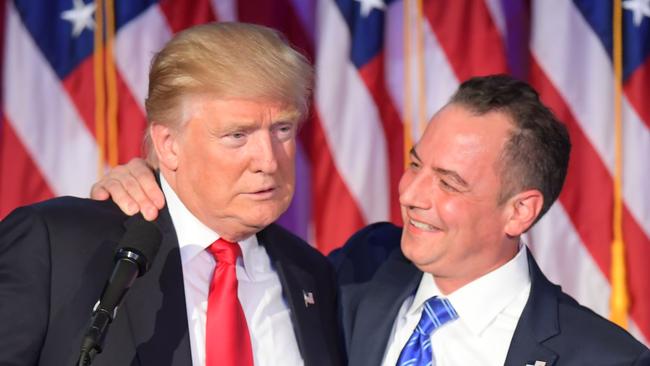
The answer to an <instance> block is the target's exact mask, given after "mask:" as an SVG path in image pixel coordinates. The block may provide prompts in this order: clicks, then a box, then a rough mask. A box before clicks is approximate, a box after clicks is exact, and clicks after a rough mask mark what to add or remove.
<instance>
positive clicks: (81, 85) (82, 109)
mask: <svg viewBox="0 0 650 366" xmlns="http://www.w3.org/2000/svg"><path fill="white" fill-rule="evenodd" d="M93 69H94V68H93V57H92V55H91V56H90V57H87V58H86V59H85V60H83V61H82V62H80V63H79V66H77V67H76V68H75V69H74V70H72V72H71V73H70V74H68V76H67V77H66V78H65V79H63V88H64V89H65V90H66V91H67V92H68V95H70V99H72V103H73V104H74V106H75V108H76V109H77V112H78V113H79V116H80V117H81V120H82V121H83V123H84V124H85V125H86V127H87V128H88V131H90V133H91V134H92V135H93V136H95V81H94V80H95V76H94V74H93Z"/></svg>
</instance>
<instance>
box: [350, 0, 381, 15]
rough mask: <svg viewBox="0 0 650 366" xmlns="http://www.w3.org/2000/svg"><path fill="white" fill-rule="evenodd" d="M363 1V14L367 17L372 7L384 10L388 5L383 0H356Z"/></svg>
mask: <svg viewBox="0 0 650 366" xmlns="http://www.w3.org/2000/svg"><path fill="white" fill-rule="evenodd" d="M355 1H358V2H360V3H361V15H363V16H364V17H367V16H368V14H370V12H371V11H372V9H379V10H384V9H385V8H386V5H385V4H384V1H383V0H355Z"/></svg>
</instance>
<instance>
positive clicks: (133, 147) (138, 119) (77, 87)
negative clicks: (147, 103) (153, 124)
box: [63, 57, 146, 164]
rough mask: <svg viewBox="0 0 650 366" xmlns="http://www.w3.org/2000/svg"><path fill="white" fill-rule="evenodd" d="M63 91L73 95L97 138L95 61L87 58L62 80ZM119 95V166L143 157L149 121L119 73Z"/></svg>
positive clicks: (72, 97) (76, 104)
mask: <svg viewBox="0 0 650 366" xmlns="http://www.w3.org/2000/svg"><path fill="white" fill-rule="evenodd" d="M63 87H64V88H65V90H66V91H67V92H68V95H70V99H71V100H72V102H73V104H74V106H75V108H76V109H77V111H78V113H79V115H80V117H81V120H82V121H83V122H84V124H85V125H86V127H87V128H88V130H89V131H90V133H91V134H92V136H96V135H95V82H94V75H93V58H92V57H88V58H86V59H85V60H84V61H83V62H81V63H80V64H79V66H78V67H77V68H76V69H74V70H73V71H72V72H71V73H70V74H69V75H68V76H67V77H66V78H65V80H63ZM117 93H118V94H117V95H118V115H117V118H118V147H119V157H118V161H119V163H120V164H122V163H125V162H127V161H129V160H130V159H131V158H133V157H136V156H142V136H143V134H144V130H145V127H146V118H145V116H144V114H143V112H142V110H141V108H140V106H139V105H138V103H137V102H136V101H135V99H134V98H133V94H132V93H131V90H130V89H129V87H128V86H127V85H126V84H125V82H124V79H122V75H121V74H120V73H119V72H118V73H117Z"/></svg>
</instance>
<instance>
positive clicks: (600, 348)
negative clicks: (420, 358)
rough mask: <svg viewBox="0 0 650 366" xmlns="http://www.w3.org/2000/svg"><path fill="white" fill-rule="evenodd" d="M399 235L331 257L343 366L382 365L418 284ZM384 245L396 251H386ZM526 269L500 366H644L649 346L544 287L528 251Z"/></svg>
mask: <svg viewBox="0 0 650 366" xmlns="http://www.w3.org/2000/svg"><path fill="white" fill-rule="evenodd" d="M400 235H401V229H399V228H397V227H395V226H393V225H391V224H387V223H380V224H374V225H371V226H369V227H366V228H365V229H362V230H361V231H360V232H359V233H357V234H355V236H353V237H352V238H351V239H350V240H349V241H348V243H346V245H345V246H344V247H343V248H342V249H341V250H339V251H338V252H336V253H333V254H332V257H333V260H334V262H335V264H336V267H337V268H338V270H339V273H340V276H341V278H340V282H341V303H342V309H343V310H342V324H343V330H344V333H345V343H346V347H347V351H348V358H349V362H350V365H354V366H363V365H368V366H370V365H372V366H376V365H380V364H381V361H382V357H383V355H384V350H385V349H386V347H387V343H388V338H389V337H390V333H391V330H392V327H393V321H394V319H395V317H396V316H397V313H398V311H399V309H400V307H401V305H402V303H403V301H404V300H405V299H406V298H407V297H408V296H410V295H411V294H413V293H414V292H415V290H416V289H417V286H418V284H419V282H420V278H421V276H422V272H420V271H419V270H418V269H417V268H416V267H415V266H414V265H413V264H412V263H411V262H409V261H408V260H407V259H406V258H404V256H403V255H402V252H401V251H400V250H399V238H400ZM388 240H390V241H392V242H391V243H388V242H387V241H388ZM390 247H392V248H394V249H395V250H394V251H393V252H392V253H390V254H388V253H389V252H390V251H389V250H388V248H390ZM382 257H384V258H382ZM367 258H370V259H371V262H370V264H368V261H367ZM358 261H363V262H365V264H364V266H365V267H362V270H359V269H358V266H356V265H355V263H357V262H358ZM382 262H383V263H382ZM373 264H374V267H373ZM528 266H529V269H530V278H531V292H530V296H529V298H528V302H527V303H526V306H525V308H524V311H523V313H522V315H521V318H520V319H519V323H518V324H517V328H516V330H515V333H514V335H513V338H512V342H511V344H510V349H509V351H508V356H507V359H506V363H505V364H506V365H508V366H510V365H512V366H524V365H526V364H531V365H533V364H535V361H538V360H539V361H545V362H546V365H547V366H551V365H556V366H559V365H571V366H575V365H650V351H649V350H648V348H646V347H645V346H644V345H643V344H641V343H639V342H638V341H637V340H635V339H634V338H633V337H632V336H631V335H629V334H628V333H627V332H626V331H625V330H623V329H622V328H619V327H618V326H616V325H614V324H613V323H610V322H609V321H607V320H605V319H603V318H601V317H600V316H599V315H597V314H596V313H594V312H593V311H591V310H589V309H587V308H585V307H583V306H581V305H579V304H578V303H577V302H576V301H575V300H573V299H572V298H571V297H569V296H568V295H567V294H565V293H563V292H562V291H561V289H560V287H558V286H556V285H553V284H552V283H550V282H549V281H548V280H547V279H546V277H544V275H543V274H542V272H541V271H540V269H539V267H538V266H537V263H535V260H534V259H533V257H532V255H530V253H528Z"/></svg>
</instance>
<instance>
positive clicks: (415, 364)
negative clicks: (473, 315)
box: [397, 296, 458, 366]
mask: <svg viewBox="0 0 650 366" xmlns="http://www.w3.org/2000/svg"><path fill="white" fill-rule="evenodd" d="M457 318H458V314H456V311H455V310H454V308H453V307H452V306H451V303H450V302H449V300H447V299H443V298H440V297H437V296H434V297H432V298H430V299H429V300H427V301H426V302H425V303H424V306H423V308H422V316H421V317H420V322H419V323H418V325H417V326H416V327H415V329H414V330H413V334H411V337H410V338H409V340H408V342H406V345H405V346H404V348H402V352H401V353H400V354H399V359H398V360H397V366H431V365H435V364H434V363H433V351H432V349H431V333H433V331H435V330H436V329H438V328H440V327H441V326H442V325H443V324H445V323H447V322H448V321H450V320H454V319H457Z"/></svg>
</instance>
